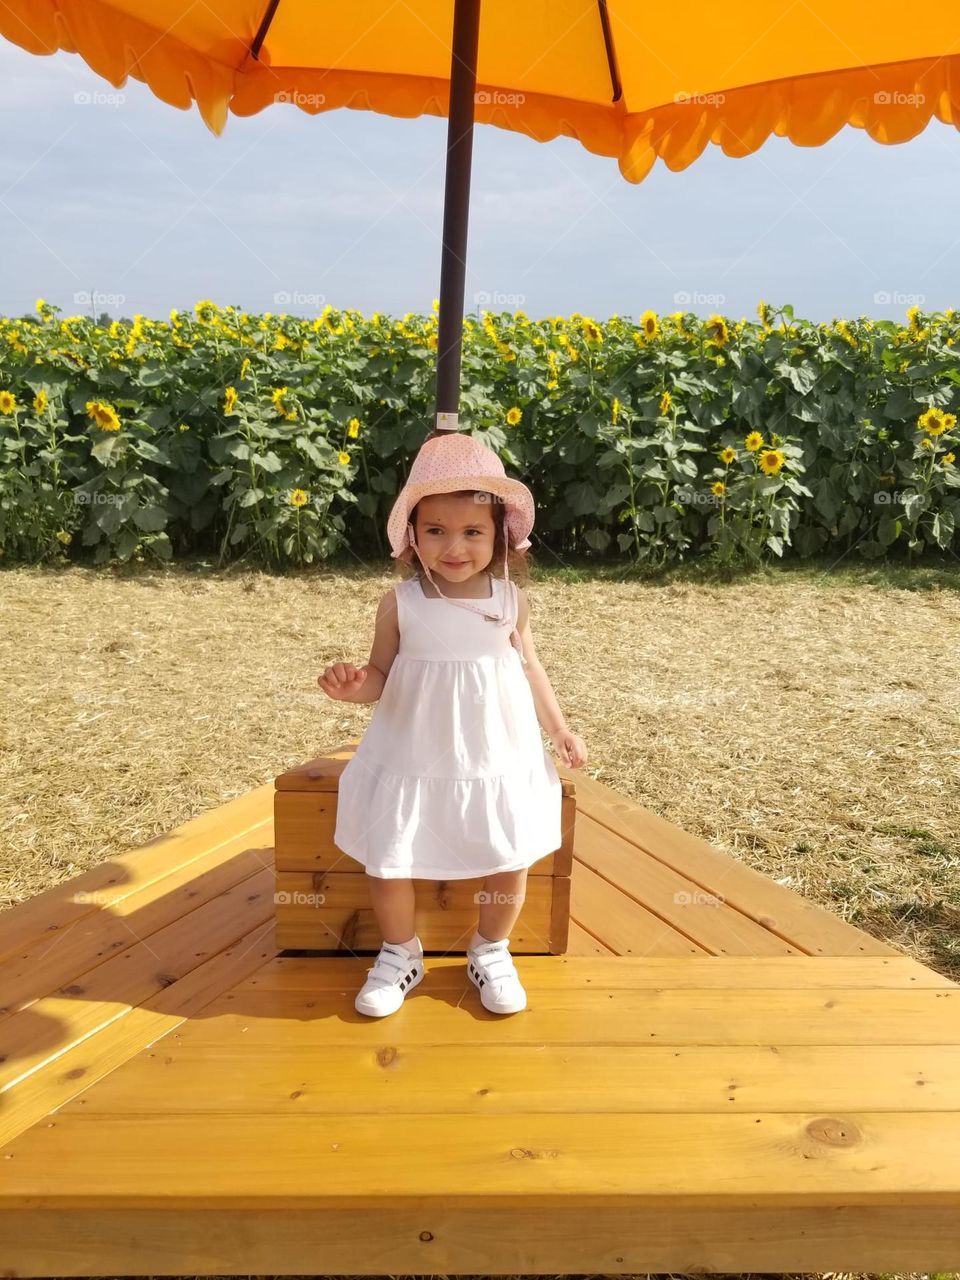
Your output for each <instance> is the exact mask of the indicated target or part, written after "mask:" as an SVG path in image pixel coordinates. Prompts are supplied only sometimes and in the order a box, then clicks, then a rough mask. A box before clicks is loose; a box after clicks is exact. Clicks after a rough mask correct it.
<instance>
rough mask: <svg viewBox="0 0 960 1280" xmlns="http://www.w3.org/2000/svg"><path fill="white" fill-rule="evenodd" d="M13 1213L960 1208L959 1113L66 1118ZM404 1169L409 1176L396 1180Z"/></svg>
mask: <svg viewBox="0 0 960 1280" xmlns="http://www.w3.org/2000/svg"><path fill="white" fill-rule="evenodd" d="M3 1156H4V1157H5V1167H4V1177H3V1181H2V1183H0V1220H2V1214H3V1213H4V1212H9V1211H10V1210H13V1209H27V1208H29V1209H37V1208H41V1207H42V1208H46V1209H67V1208H87V1209H95V1208H106V1207H108V1206H121V1205H122V1206H123V1207H124V1208H126V1209H132V1208H138V1207H139V1208H154V1209H157V1210H159V1209H163V1210H164V1212H165V1213H166V1212H169V1211H170V1210H172V1209H199V1208H206V1209H215V1210H222V1209H224V1208H225V1207H227V1206H229V1207H230V1208H233V1209H240V1208H250V1209H255V1208H259V1209H263V1208H265V1207H273V1208H280V1207H283V1208H285V1209H288V1210H293V1209H323V1208H327V1209H332V1208H338V1209H339V1208H351V1207H352V1208H360V1207H367V1208H368V1209H369V1208H371V1207H374V1206H376V1209H377V1211H378V1212H379V1211H380V1209H381V1208H384V1209H386V1208H399V1207H404V1206H405V1207H408V1208H409V1207H413V1205H414V1203H417V1204H420V1205H422V1204H423V1203H425V1202H427V1201H436V1202H438V1203H440V1204H442V1205H443V1206H444V1207H446V1208H451V1209H452V1208H460V1209H464V1208H471V1207H472V1208H474V1209H484V1210H485V1209H487V1208H494V1207H496V1208H499V1209H505V1208H512V1209H514V1210H515V1209H516V1208H517V1207H518V1201H519V1202H522V1204H523V1206H524V1207H525V1208H530V1209H533V1208H543V1209H549V1208H556V1207H557V1206H558V1204H559V1203H560V1202H566V1203H568V1204H571V1205H574V1204H575V1205H576V1206H577V1207H578V1208H581V1209H583V1208H588V1207H601V1206H607V1207H610V1206H615V1205H619V1206H621V1207H624V1206H625V1205H626V1204H627V1203H629V1204H630V1205H631V1206H632V1207H634V1208H641V1207H646V1208H652V1207H654V1206H669V1205H670V1204H672V1203H676V1200H677V1197H678V1196H682V1198H683V1201H684V1204H685V1205H686V1206H687V1207H692V1206H693V1205H698V1206H700V1207H701V1208H712V1209H717V1208H721V1207H722V1208H726V1209H730V1208H734V1207H739V1208H747V1207H751V1208H754V1209H756V1208H757V1207H758V1206H761V1205H762V1206H763V1207H765V1208H768V1209H769V1208H773V1207H774V1206H776V1207H781V1208H795V1207H797V1206H798V1205H801V1204H802V1205H803V1206H805V1207H807V1208H811V1207H813V1206H820V1207H821V1208H823V1209H832V1208H835V1207H836V1205H837V1204H838V1202H839V1203H841V1204H844V1205H871V1204H873V1205H876V1204H877V1203H878V1202H886V1203H888V1204H891V1205H893V1204H896V1205H900V1206H908V1205H913V1206H916V1207H918V1208H930V1207H933V1206H939V1207H941V1208H945V1209H946V1208H950V1209H952V1210H953V1211H954V1212H960V1113H958V1112H956V1111H949V1112H942V1111H939V1112H912V1113H908V1114H901V1113H897V1112H867V1111H857V1112H852V1113H844V1114H843V1115H841V1116H833V1115H826V1116H824V1115H821V1114H820V1113H819V1112H807V1111H803V1112H776V1113H770V1112H765V1113H760V1114H755V1113H752V1112H751V1113H744V1114H731V1115H718V1114H715V1113H708V1114H702V1113H696V1114H690V1113H686V1112H668V1113H662V1114H647V1115H638V1114H632V1113H616V1112H591V1113H589V1114H583V1115H581V1114H574V1115H565V1114H560V1113H551V1114H543V1113H540V1114H533V1115H480V1116H472V1115H460V1116H458V1118H457V1122H456V1127H455V1129H454V1130H451V1123H450V1119H449V1117H447V1116H444V1115H439V1116H431V1115H394V1116H391V1119H390V1124H389V1125H388V1126H385V1125H384V1123H383V1117H382V1116H379V1115H371V1114H367V1113H363V1114H358V1113H356V1112H328V1113H327V1114H325V1115H284V1116H280V1115H270V1116H257V1115H248V1114H242V1115H237V1114H236V1113H231V1114H219V1115H206V1116H203V1117H198V1116H196V1115H189V1114H188V1115H160V1116H154V1115H142V1114H136V1115H127V1116H112V1115H111V1116H104V1115H81V1114H73V1113H71V1114H70V1115H56V1116H54V1117H51V1119H50V1120H49V1121H48V1122H45V1123H43V1124H40V1125H35V1126H34V1127H33V1128H32V1129H30V1130H29V1131H28V1132H26V1133H24V1134H21V1135H20V1136H19V1137H17V1138H15V1139H14V1140H13V1142H11V1143H8V1145H7V1146H6V1148H5V1149H4V1151H3ZM398 1162H402V1164H403V1170H404V1174H403V1177H402V1178H399V1179H398V1178H397V1176H396V1169H397V1164H398Z"/></svg>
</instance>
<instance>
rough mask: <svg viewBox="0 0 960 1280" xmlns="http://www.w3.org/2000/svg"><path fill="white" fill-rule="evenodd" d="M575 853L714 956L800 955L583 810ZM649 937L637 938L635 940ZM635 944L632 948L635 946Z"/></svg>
mask: <svg viewBox="0 0 960 1280" xmlns="http://www.w3.org/2000/svg"><path fill="white" fill-rule="evenodd" d="M577 858H578V859H579V861H580V862H582V863H583V864H584V865H585V866H588V867H590V868H591V869H592V870H593V871H594V872H596V873H597V874H598V875H601V876H602V877H603V879H604V880H607V881H609V882H610V884H612V885H613V886H614V887H615V888H617V889H619V890H620V892H621V893H624V894H626V896H627V897H628V898H632V899H633V900H634V901H635V902H638V903H640V905H641V906H642V907H643V908H644V909H645V910H647V911H649V912H652V913H653V914H654V915H656V916H657V917H659V920H660V921H661V924H660V926H659V927H661V928H662V927H663V926H664V925H667V926H669V928H670V929H672V930H673V931H675V932H677V933H681V934H683V935H684V936H685V937H687V938H691V939H692V940H693V941H694V942H696V944H697V946H698V947H700V948H701V949H702V950H703V951H706V952H708V953H709V954H711V955H741V956H763V955H802V954H803V952H802V951H800V950H799V949H798V948H797V947H792V946H790V944H789V943H787V942H785V941H784V940H783V939H782V938H780V937H779V936H778V935H777V934H776V933H774V932H771V930H770V929H768V928H766V927H765V926H764V925H761V924H758V923H757V922H756V921H755V920H753V919H751V918H750V917H749V916H746V915H744V914H743V913H742V912H741V911H739V910H738V909H737V908H736V907H735V906H733V905H731V904H730V903H727V902H725V901H724V899H723V898H722V896H719V895H716V894H713V893H708V892H706V891H704V890H703V889H701V888H700V886H699V885H698V884H697V883H696V882H695V881H693V880H690V879H688V878H687V877H686V876H684V875H681V874H680V872H678V871H676V870H675V869H674V868H673V867H671V866H667V865H666V864H665V863H663V862H660V861H659V860H658V859H657V858H652V857H650V855H649V854H647V853H646V852H644V851H643V850H642V849H638V848H637V847H636V845H633V844H629V843H628V842H627V841H625V840H624V839H623V838H622V837H621V836H619V835H615V834H614V833H613V832H612V831H611V830H610V829H609V828H608V827H605V826H603V825H602V824H601V823H599V822H596V821H595V820H594V819H593V818H591V817H590V816H589V814H584V813H581V814H580V815H579V817H578V821H577ZM645 941H646V939H645V938H643V939H641V938H640V937H638V938H637V944H640V943H641V942H643V943H645ZM636 949H637V947H636V946H635V947H634V950H636Z"/></svg>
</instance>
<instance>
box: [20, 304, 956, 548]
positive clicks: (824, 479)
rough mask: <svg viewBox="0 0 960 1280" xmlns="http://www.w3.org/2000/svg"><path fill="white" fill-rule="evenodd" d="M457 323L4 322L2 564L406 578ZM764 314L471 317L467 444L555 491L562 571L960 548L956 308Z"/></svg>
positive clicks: (342, 317)
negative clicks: (895, 314)
mask: <svg viewBox="0 0 960 1280" xmlns="http://www.w3.org/2000/svg"><path fill="white" fill-rule="evenodd" d="M436 311H437V303H436V302H435V303H434V304H433V311H432V313H431V314H429V315H426V316H422V315H414V314H411V313H408V314H407V315H405V316H404V317H403V319H402V320H398V319H394V318H392V317H390V316H387V315H382V314H380V313H374V314H373V315H372V316H371V317H370V318H369V319H367V318H365V317H364V316H363V315H362V314H361V313H359V312H357V311H352V310H347V311H338V310H335V309H334V308H332V307H331V306H326V307H325V308H324V310H323V312H322V314H321V315H319V316H317V317H316V318H314V319H305V318H303V317H299V316H292V315H287V314H280V315H274V314H272V313H265V314H263V315H254V314H250V313H247V312H243V311H240V310H238V309H237V308H236V307H233V306H226V307H220V306H218V305H216V304H215V303H213V302H211V301H202V302H198V303H197V304H196V305H195V307H194V308H193V310H192V311H178V310H174V311H172V312H171V313H170V318H169V321H155V320H151V319H148V318H146V317H144V316H142V315H136V316H135V317H134V318H133V320H132V321H131V320H128V319H115V320H111V319H110V318H109V317H108V316H104V317H101V318H100V319H99V320H95V319H93V318H90V317H84V316H70V317H68V318H66V319H60V318H59V314H58V312H59V309H58V308H56V307H54V306H52V305H50V304H49V303H47V302H45V301H44V300H43V299H39V300H38V301H37V305H36V315H33V314H31V315H29V316H24V317H21V318H19V319H12V318H0V556H2V557H4V558H5V561H6V562H7V563H13V562H21V563H23V562H41V561H45V560H51V559H57V558H60V559H63V558H67V559H74V560H88V561H89V562H91V563H94V564H104V563H109V562H113V561H121V562H122V561H128V560H131V559H133V560H145V559H146V560H153V561H164V560H169V559H171V558H172V557H177V556H214V557H216V558H217V561H218V563H219V564H221V565H222V564H224V563H227V562H229V561H231V560H236V559H240V558H246V559H249V560H250V561H252V562H255V563H259V564H262V565H265V566H273V567H282V566H284V565H308V564H315V563H317V562H319V561H322V560H325V559H327V558H329V557H331V556H333V555H335V554H336V553H337V552H338V551H339V550H340V549H342V548H344V547H346V546H347V545H349V547H350V548H351V550H352V551H353V552H354V554H356V555H360V556H363V555H366V556H368V557H370V556H382V557H386V556H387V554H388V551H389V548H388V547H387V545H386V539H385V523H386V517H387V514H388V512H389V509H390V506H391V505H392V502H393V499H394V496H395V494H396V492H397V490H398V489H399V487H400V486H401V485H402V484H403V481H404V479H405V476H406V471H407V468H408V466H409V463H410V461H411V459H412V457H413V455H414V454H415V452H416V450H417V448H418V446H419V445H420V443H421V442H422V441H423V439H424V437H425V436H426V434H427V433H428V432H429V431H430V430H431V429H432V418H433V407H434V386H435V360H436V348H437V316H436ZM757 315H758V319H757V320H756V321H749V322H748V321H747V320H746V319H741V320H740V321H738V322H736V323H733V322H732V321H730V320H729V319H727V318H725V317H724V316H721V315H713V316H710V317H709V318H708V319H702V318H700V317H698V316H696V315H694V314H693V313H690V312H674V313H672V314H670V315H658V314H656V313H654V312H652V311H646V312H644V313H643V314H642V315H641V317H640V319H639V320H638V321H635V320H632V319H630V318H625V317H620V316H613V317H611V318H610V319H608V320H607V321H605V322H600V321H597V320H594V319H591V318H590V317H587V316H583V315H580V314H578V313H574V314H573V315H571V316H569V317H559V316H553V317H548V318H546V319H540V320H531V319H530V318H528V317H527V316H526V315H525V314H524V313H523V312H521V311H517V312H513V313H508V312H502V313H500V314H491V313H489V312H483V313H482V314H481V315H479V316H477V317H474V316H468V317H467V318H466V320H465V323H464V335H463V363H462V374H461V386H462V396H461V405H460V426H461V429H463V430H466V431H469V432H471V433H473V434H475V435H477V436H478V437H479V438H480V439H481V440H482V441H483V442H484V443H485V444H487V445H489V446H490V447H491V448H492V449H494V450H495V451H496V452H498V453H499V455H500V456H501V457H502V459H503V461H504V464H505V466H506V468H507V471H508V473H509V474H512V475H515V476H517V477H518V478H520V479H522V480H523V481H524V483H526V484H528V485H529V487H530V488H531V489H532V490H533V493H534V496H535V498H536V501H537V508H538V514H537V525H536V536H537V537H539V538H540V539H541V540H542V542H543V544H544V546H546V547H548V548H549V549H550V550H551V551H552V552H553V553H554V554H556V555H558V556H563V555H567V556H572V555H583V556H589V557H592V558H594V559H598V560H599V559H616V560H621V561H634V562H637V563H638V564H643V565H647V566H649V567H651V568H661V567H663V566H666V565H671V564H675V563H677V562H680V561H683V560H689V559H692V558H694V557H709V558H711V559H712V560H714V561H716V562H717V563H720V564H725V565H732V564H750V563H757V562H759V561H761V560H763V559H767V558H770V557H774V556H781V557H782V556H784V555H785V554H787V553H789V554H792V555H795V556H798V557H802V558H807V557H811V556H815V555H818V554H821V553H825V554H832V553H833V552H836V553H837V555H840V554H846V553H847V552H852V553H853V554H855V555H857V556H860V557H863V558H866V559H877V558H881V557H890V558H894V557H901V558H905V559H910V558H911V557H916V556H919V555H922V554H923V553H924V552H930V553H931V554H935V553H937V552H944V551H946V550H948V549H950V550H954V551H956V550H957V549H958V548H957V547H956V546H955V545H954V544H955V542H956V531H957V521H958V515H960V478H958V472H957V467H956V450H957V445H958V432H957V412H958V404H960V350H958V349H957V347H956V345H955V343H956V338H957V332H958V321H957V316H956V314H955V313H954V311H953V309H952V308H951V309H949V310H947V311H945V312H936V313H931V314H922V313H921V312H920V310H919V308H916V307H913V308H911V309H910V310H909V311H908V312H907V315H906V323H903V324H901V323H897V322H894V321H889V320H876V319H871V318H868V317H864V316H861V317H860V318H859V319H858V320H856V321H854V320H835V321H833V322H831V323H829V324H826V323H820V324H814V323H812V322H808V321H804V320H800V319H795V318H794V314H793V308H792V307H790V306H783V307H781V308H779V309H774V308H773V307H771V306H769V305H768V304H767V303H765V302H761V303H760V305H759V307H758V309H757Z"/></svg>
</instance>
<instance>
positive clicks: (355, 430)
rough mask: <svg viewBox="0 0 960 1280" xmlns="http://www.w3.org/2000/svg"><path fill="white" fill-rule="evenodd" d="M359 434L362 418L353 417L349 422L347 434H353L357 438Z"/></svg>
mask: <svg viewBox="0 0 960 1280" xmlns="http://www.w3.org/2000/svg"><path fill="white" fill-rule="evenodd" d="M359 434H360V419H359V418H351V419H350V421H349V422H348V423H347V435H348V436H351V437H352V438H353V439H354V440H355V439H356V438H357V436H358V435H359Z"/></svg>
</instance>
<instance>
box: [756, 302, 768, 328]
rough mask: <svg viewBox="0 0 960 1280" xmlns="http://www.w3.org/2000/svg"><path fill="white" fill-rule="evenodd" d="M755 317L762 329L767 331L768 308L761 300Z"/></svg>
mask: <svg viewBox="0 0 960 1280" xmlns="http://www.w3.org/2000/svg"><path fill="white" fill-rule="evenodd" d="M757 315H758V316H759V317H760V323H761V324H762V325H763V327H764V329H768V330H769V328H770V308H769V307H768V306H767V304H766V303H765V302H764V300H763V299H762V298H761V299H760V305H759V306H758V307H757Z"/></svg>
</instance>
